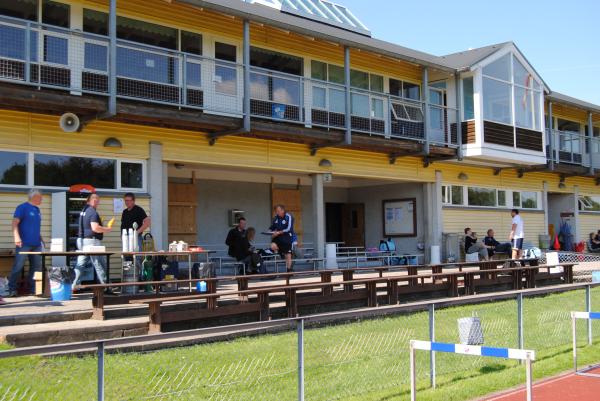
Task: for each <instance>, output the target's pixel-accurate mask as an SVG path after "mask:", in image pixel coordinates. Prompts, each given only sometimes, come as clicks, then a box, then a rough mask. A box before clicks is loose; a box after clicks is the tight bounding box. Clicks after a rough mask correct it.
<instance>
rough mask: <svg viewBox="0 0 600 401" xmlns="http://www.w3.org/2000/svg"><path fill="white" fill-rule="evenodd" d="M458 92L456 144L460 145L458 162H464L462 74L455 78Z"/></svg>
mask: <svg viewBox="0 0 600 401" xmlns="http://www.w3.org/2000/svg"><path fill="white" fill-rule="evenodd" d="M454 86H455V87H456V88H455V91H456V143H457V145H458V160H462V158H463V154H462V91H461V86H460V74H456V75H455V76H454Z"/></svg>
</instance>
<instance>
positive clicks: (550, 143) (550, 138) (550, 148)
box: [546, 102, 554, 170]
mask: <svg viewBox="0 0 600 401" xmlns="http://www.w3.org/2000/svg"><path fill="white" fill-rule="evenodd" d="M553 123H554V117H552V102H548V127H547V128H548V133H549V135H548V152H549V153H550V154H549V155H546V157H549V158H550V170H554V131H553V130H552V128H553V126H554V124H553Z"/></svg>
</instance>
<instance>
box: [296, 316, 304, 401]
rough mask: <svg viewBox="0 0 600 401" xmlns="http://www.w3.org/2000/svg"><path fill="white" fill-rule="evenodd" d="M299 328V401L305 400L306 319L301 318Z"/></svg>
mask: <svg viewBox="0 0 600 401" xmlns="http://www.w3.org/2000/svg"><path fill="white" fill-rule="evenodd" d="M297 330H298V401H304V320H303V319H299V320H298V323H297Z"/></svg>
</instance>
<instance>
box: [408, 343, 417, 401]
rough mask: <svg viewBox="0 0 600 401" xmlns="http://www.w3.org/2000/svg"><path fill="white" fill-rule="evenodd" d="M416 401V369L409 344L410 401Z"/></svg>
mask: <svg viewBox="0 0 600 401" xmlns="http://www.w3.org/2000/svg"><path fill="white" fill-rule="evenodd" d="M416 400H417V369H416V362H415V349H414V348H413V343H412V341H411V342H410V401H416Z"/></svg>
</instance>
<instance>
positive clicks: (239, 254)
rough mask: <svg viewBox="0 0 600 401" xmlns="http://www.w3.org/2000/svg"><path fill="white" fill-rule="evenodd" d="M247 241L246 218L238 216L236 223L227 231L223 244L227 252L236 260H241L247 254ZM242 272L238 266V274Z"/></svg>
mask: <svg viewBox="0 0 600 401" xmlns="http://www.w3.org/2000/svg"><path fill="white" fill-rule="evenodd" d="M247 243H248V240H247V239H246V219H245V218H243V217H240V219H239V220H238V224H237V225H236V226H235V227H234V228H232V229H231V230H229V232H228V233H227V238H226V239H225V245H227V246H228V247H229V249H228V251H227V254H228V255H229V256H231V257H232V258H235V260H237V261H238V262H241V261H243V260H244V259H245V258H246V256H248V252H247ZM242 273H243V269H242V268H240V274H242Z"/></svg>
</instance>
